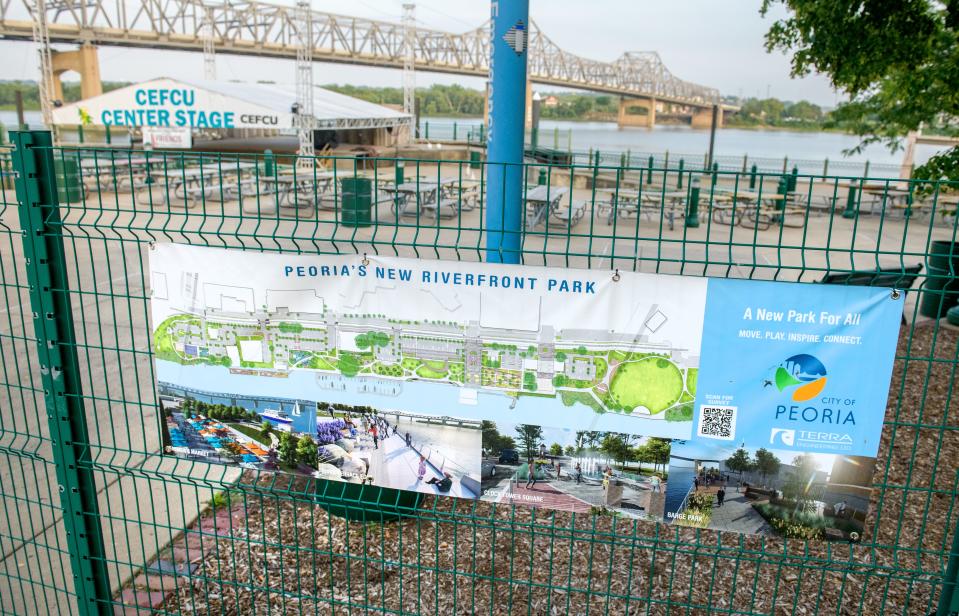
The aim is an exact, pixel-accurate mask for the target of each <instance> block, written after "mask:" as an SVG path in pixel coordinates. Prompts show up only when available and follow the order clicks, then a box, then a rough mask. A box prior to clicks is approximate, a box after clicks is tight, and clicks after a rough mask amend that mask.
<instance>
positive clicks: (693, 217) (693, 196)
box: [686, 178, 699, 228]
mask: <svg viewBox="0 0 959 616" xmlns="http://www.w3.org/2000/svg"><path fill="white" fill-rule="evenodd" d="M686 226H687V227H693V228H695V227H698V226H699V178H693V179H691V180H689V207H688V208H687V209H686Z"/></svg>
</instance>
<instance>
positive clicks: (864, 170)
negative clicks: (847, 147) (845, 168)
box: [862, 160, 869, 179]
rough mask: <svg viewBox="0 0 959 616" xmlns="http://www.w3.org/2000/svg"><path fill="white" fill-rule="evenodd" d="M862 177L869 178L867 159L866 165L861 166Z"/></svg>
mask: <svg viewBox="0 0 959 616" xmlns="http://www.w3.org/2000/svg"><path fill="white" fill-rule="evenodd" d="M862 177H863V178H865V179H869V161H868V160H867V161H866V166H865V167H863V169H862Z"/></svg>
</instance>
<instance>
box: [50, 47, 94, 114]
mask: <svg viewBox="0 0 959 616" xmlns="http://www.w3.org/2000/svg"><path fill="white" fill-rule="evenodd" d="M51 60H52V64H53V67H52V68H53V98H54V100H58V101H62V100H63V82H61V81H60V75H62V74H63V73H66V72H67V71H76V72H77V73H79V74H80V98H81V99H84V98H91V97H94V96H99V95H101V94H103V82H102V81H100V59H99V57H98V55H97V47H96V45H93V44H92V43H83V44H82V45H80V48H79V49H77V50H75V51H54V52H52V53H51Z"/></svg>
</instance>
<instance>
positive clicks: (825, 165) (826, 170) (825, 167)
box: [822, 158, 829, 176]
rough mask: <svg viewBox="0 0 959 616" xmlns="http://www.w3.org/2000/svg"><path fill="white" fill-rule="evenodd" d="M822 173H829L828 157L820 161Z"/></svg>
mask: <svg viewBox="0 0 959 616" xmlns="http://www.w3.org/2000/svg"><path fill="white" fill-rule="evenodd" d="M822 174H823V175H824V176H825V175H829V159H828V158H827V159H825V160H823V161H822Z"/></svg>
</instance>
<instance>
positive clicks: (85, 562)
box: [11, 131, 113, 614]
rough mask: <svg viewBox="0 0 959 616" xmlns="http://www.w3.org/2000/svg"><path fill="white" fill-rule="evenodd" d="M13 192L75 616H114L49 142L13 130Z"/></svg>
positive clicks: (46, 136) (43, 134) (47, 136)
mask: <svg viewBox="0 0 959 616" xmlns="http://www.w3.org/2000/svg"><path fill="white" fill-rule="evenodd" d="M11 138H12V141H13V144H14V146H15V149H14V151H13V164H14V169H15V170H16V173H17V178H16V192H17V204H18V209H19V214H20V228H21V229H22V230H23V255H24V264H25V270H26V273H27V281H28V283H29V286H30V305H31V308H32V311H33V327H34V334H35V335H36V338H37V347H36V351H37V358H38V361H39V364H40V365H39V369H40V380H41V382H42V384H43V390H44V407H45V409H46V412H47V422H48V424H49V428H50V438H51V450H52V453H53V458H54V462H55V464H56V471H57V483H58V489H59V492H60V503H61V506H62V507H63V524H64V527H65V529H66V535H67V548H68V550H69V553H70V566H71V570H72V573H73V583H74V586H75V590H76V593H77V608H78V611H79V613H81V614H112V613H113V606H112V605H111V593H110V579H109V576H108V574H107V567H106V559H105V556H104V548H103V531H102V529H101V527H100V512H99V507H98V505H97V488H96V482H95V480H94V475H93V472H92V470H91V466H92V462H91V458H90V438H89V436H88V431H87V421H86V411H85V409H84V404H83V392H82V391H81V387H80V363H79V360H78V359H77V350H76V349H77V340H76V334H75V332H74V329H73V311H72V309H71V306H70V291H69V288H70V286H69V285H70V281H69V279H68V277H67V265H66V257H65V254H64V248H63V239H62V228H61V224H60V209H59V205H60V203H59V200H58V198H57V183H56V174H55V172H54V169H53V159H54V154H53V151H52V149H51V148H52V146H53V138H52V135H51V133H50V132H49V131H16V132H14V133H12V135H11Z"/></svg>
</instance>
